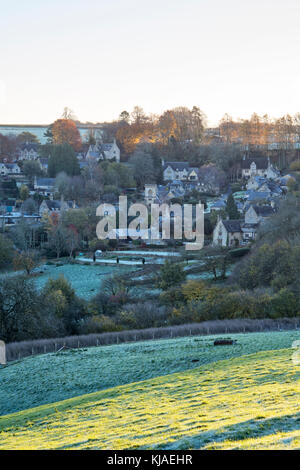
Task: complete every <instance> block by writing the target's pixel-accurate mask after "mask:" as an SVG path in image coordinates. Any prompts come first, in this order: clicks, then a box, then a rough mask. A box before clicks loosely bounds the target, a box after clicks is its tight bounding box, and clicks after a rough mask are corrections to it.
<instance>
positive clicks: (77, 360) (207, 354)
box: [0, 330, 300, 415]
mask: <svg viewBox="0 0 300 470" xmlns="http://www.w3.org/2000/svg"><path fill="white" fill-rule="evenodd" d="M225 336H226V335H225ZM228 336H230V337H231V338H232V339H235V340H236V341H237V343H236V344H235V345H233V346H219V347H216V346H214V345H213V342H214V339H215V338H216V337H218V336H194V337H193V336H192V337H184V338H174V339H166V340H164V339H162V340H156V341H154V340H153V341H142V342H135V343H127V344H119V345H111V346H101V347H94V348H88V349H74V350H67V351H61V352H57V353H50V354H44V355H40V356H32V357H27V358H25V359H22V360H20V361H15V362H10V363H8V365H7V366H6V367H2V368H1V366H0V383H1V387H0V415H4V414H8V413H13V412H16V411H20V410H24V409H27V408H32V407H37V406H39V405H42V404H46V403H53V402H57V401H61V400H65V399H67V398H71V397H76V396H79V395H83V394H88V393H91V392H96V391H99V390H103V389H108V388H112V387H116V386H120V385H125V384H129V383H132V382H139V381H143V380H146V379H151V378H155V377H158V376H163V375H167V374H173V373H176V372H183V371H185V370H188V369H192V368H198V367H199V366H201V365H205V364H210V363H214V362H217V361H221V360H224V359H230V358H235V357H240V356H245V355H248V354H253V353H256V352H259V351H268V350H276V349H286V348H291V346H292V342H293V341H295V340H299V339H300V332H299V331H297V330H295V331H283V332H266V333H248V334H230V335H227V337H228ZM20 377H21V378H22V380H20Z"/></svg>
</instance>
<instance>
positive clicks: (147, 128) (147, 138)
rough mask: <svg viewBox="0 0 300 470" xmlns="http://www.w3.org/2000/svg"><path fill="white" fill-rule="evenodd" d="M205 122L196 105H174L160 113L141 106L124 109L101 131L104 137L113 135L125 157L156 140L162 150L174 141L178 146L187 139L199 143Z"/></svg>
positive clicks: (171, 145) (186, 143)
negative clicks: (149, 112)
mask: <svg viewBox="0 0 300 470" xmlns="http://www.w3.org/2000/svg"><path fill="white" fill-rule="evenodd" d="M205 125H206V117H205V115H204V113H203V112H202V111H201V110H200V109H199V108H198V107H197V106H194V107H193V108H192V109H188V108H186V107H178V108H174V109H172V110H168V111H165V112H164V113H163V114H162V115H161V116H156V115H153V114H151V115H147V114H146V113H145V112H144V110H143V109H142V108H141V107H139V106H135V107H134V109H133V111H132V112H131V113H129V112H127V111H123V112H122V113H121V114H120V116H119V119H118V120H117V121H114V122H112V123H106V124H104V130H105V135H106V138H108V139H111V137H112V136H116V138H117V141H118V143H119V145H120V147H121V149H122V151H123V153H124V155H125V156H127V157H128V156H129V155H131V154H132V153H133V152H134V151H135V149H136V146H137V145H139V144H141V143H155V144H156V145H157V146H158V147H159V148H160V149H161V150H163V151H164V152H168V149H172V147H176V144H178V146H179V148H180V149H182V148H183V147H184V146H185V145H188V143H189V142H194V143H196V144H199V143H200V141H201V140H202V138H203V133H204V128H205ZM178 150H179V149H178Z"/></svg>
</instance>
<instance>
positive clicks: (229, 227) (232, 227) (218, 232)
mask: <svg viewBox="0 0 300 470" xmlns="http://www.w3.org/2000/svg"><path fill="white" fill-rule="evenodd" d="M241 226H242V221H241V220H222V219H219V220H218V222H217V224H216V226H215V228H214V231H213V245H215V246H228V247H235V246H239V245H240V244H241V242H242V240H243V232H242V227H241Z"/></svg>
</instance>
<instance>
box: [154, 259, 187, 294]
mask: <svg viewBox="0 0 300 470" xmlns="http://www.w3.org/2000/svg"><path fill="white" fill-rule="evenodd" d="M185 278H186V273H185V271H184V269H183V265H182V264H180V263H172V262H171V261H169V260H166V261H165V263H164V264H163V266H162V267H161V268H160V272H159V274H158V276H157V279H156V285H157V287H159V288H160V289H162V290H168V289H170V287H173V286H176V285H178V284H181V283H182V282H183V281H184V280H185Z"/></svg>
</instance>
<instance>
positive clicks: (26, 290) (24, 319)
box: [0, 276, 87, 342]
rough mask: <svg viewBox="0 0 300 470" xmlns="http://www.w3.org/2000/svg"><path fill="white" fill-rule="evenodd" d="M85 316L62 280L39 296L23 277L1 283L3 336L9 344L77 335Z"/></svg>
mask: <svg viewBox="0 0 300 470" xmlns="http://www.w3.org/2000/svg"><path fill="white" fill-rule="evenodd" d="M86 315H87V310H86V305H85V303H84V302H83V301H81V300H80V299H79V298H78V297H77V296H76V295H75V292H74V290H73V289H72V287H71V286H70V285H69V283H68V282H67V280H66V279H65V278H63V277H61V278H59V279H50V280H49V281H48V282H47V284H46V286H45V287H44V289H43V290H42V291H41V292H40V293H39V292H38V291H37V290H36V288H35V286H34V283H33V281H32V280H28V279H27V278H25V277H23V276H19V277H14V278H7V279H2V280H0V336H1V338H2V339H3V340H4V341H6V342H13V341H22V340H26V339H38V338H47V337H48V338H49V337H56V336H60V335H63V336H66V335H73V334H76V333H78V332H79V331H80V325H81V323H82V321H83V320H84V318H85V316H86Z"/></svg>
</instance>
